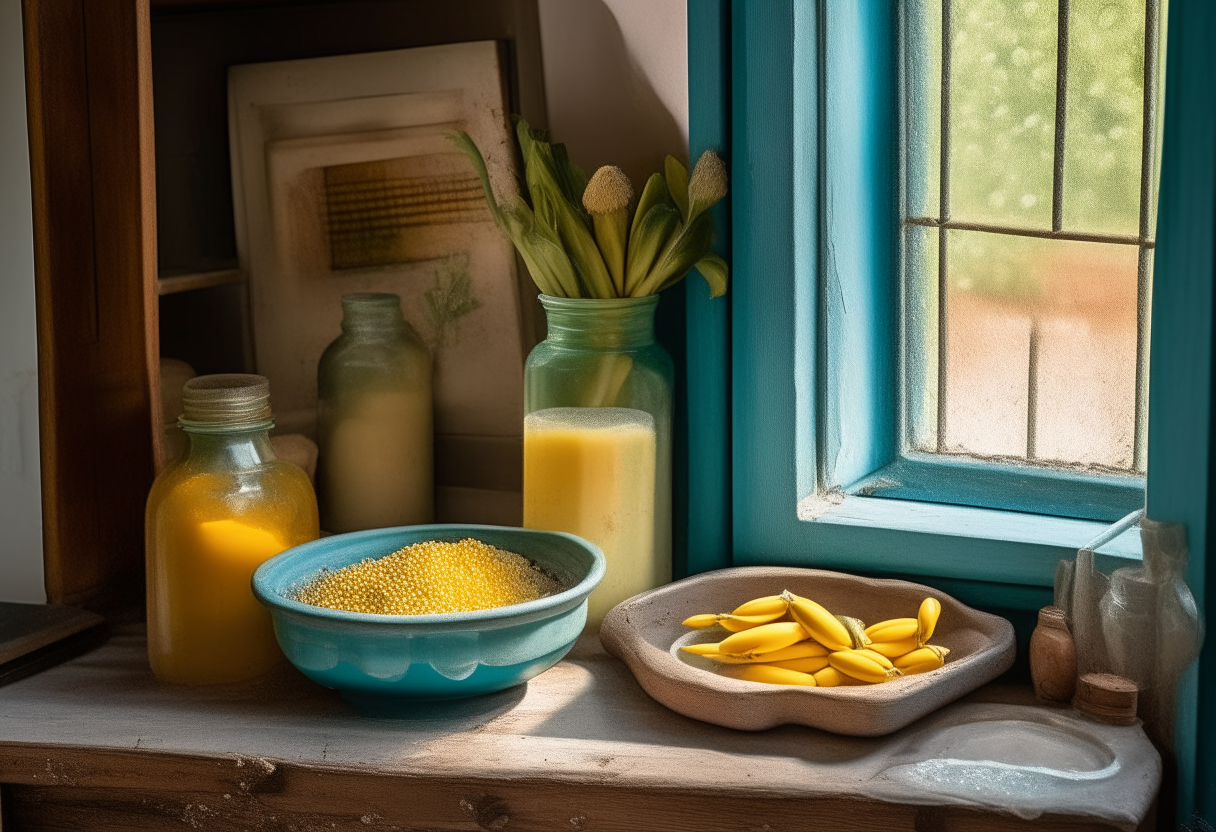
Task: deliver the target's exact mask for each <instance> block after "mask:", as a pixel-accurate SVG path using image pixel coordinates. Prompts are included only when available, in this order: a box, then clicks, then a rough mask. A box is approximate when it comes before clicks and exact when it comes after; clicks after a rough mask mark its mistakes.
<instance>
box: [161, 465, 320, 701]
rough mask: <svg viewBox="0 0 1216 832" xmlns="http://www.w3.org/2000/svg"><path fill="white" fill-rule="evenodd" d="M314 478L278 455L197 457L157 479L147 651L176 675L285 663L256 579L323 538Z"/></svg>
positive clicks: (211, 675)
mask: <svg viewBox="0 0 1216 832" xmlns="http://www.w3.org/2000/svg"><path fill="white" fill-rule="evenodd" d="M316 505H317V504H316V497H315V496H314V495H313V492H312V485H311V483H309V481H308V477H307V475H306V474H305V473H304V472H303V471H301V470H299V469H297V468H296V467H295V466H293V465H290V464H288V463H284V462H280V461H275V462H272V463H268V464H265V465H261V466H258V467H257V468H255V469H253V470H247V471H239V472H214V471H210V472H209V471H199V470H197V468H194V467H192V465H191V460H190V459H189V458H187V459H185V460H183V461H182V462H181V463H179V464H178V465H176V466H173V467H171V468H169V469H168V470H166V471H165V472H164V473H163V474H162V475H161V476H160V477H159V478H158V479H157V480H156V482H155V483H154V484H153V487H152V493H151V494H150V495H149V497H148V511H147V525H146V528H147V532H146V533H147V570H148V575H147V580H148V658H149V661H150V663H151V665H152V671H153V672H154V673H155V674H156V676H157V677H158V678H160V679H162V680H164V681H168V682H180V683H187V684H209V683H218V682H235V681H241V680H244V679H250V678H253V677H255V676H259V675H261V674H262V673H265V672H266V671H267V670H270V669H271V668H273V667H274V666H275V665H276V664H278V663H279V662H281V661H282V653H281V652H280V650H279V646H278V644H277V642H276V641H275V636H274V629H273V626H272V624H271V619H270V612H269V611H268V610H267V609H266V608H265V607H263V606H262V605H261V604H260V603H259V602H258V600H257V599H256V598H254V596H253V590H252V589H251V587H250V580H251V578H252V576H253V572H254V570H255V569H257V567H258V566H259V565H260V564H261V563H262V562H263V561H265V560H266V559H268V558H270V557H272V556H273V555H277V554H278V553H279V552H281V551H283V550H284V549H288V548H290V547H292V546H296V545H299V544H301V543H306V542H308V541H310V540H315V539H316V538H317V537H318V535H319V530H318V523H317V508H316Z"/></svg>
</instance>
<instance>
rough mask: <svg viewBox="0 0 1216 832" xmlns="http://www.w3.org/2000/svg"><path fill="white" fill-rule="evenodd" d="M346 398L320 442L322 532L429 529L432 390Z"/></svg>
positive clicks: (431, 511) (432, 491)
mask: <svg viewBox="0 0 1216 832" xmlns="http://www.w3.org/2000/svg"><path fill="white" fill-rule="evenodd" d="M351 398H352V400H353V401H352V403H351V404H349V405H347V406H346V408H345V410H344V411H343V412H341V413H340V414H339V415H338V416H336V417H335V418H334V424H333V425H332V426H331V427H330V428H329V429H328V430H327V431H326V434H325V435H324V436H323V437H322V441H321V453H322V455H323V457H324V459H323V462H322V465H321V469H320V470H321V477H322V483H321V491H322V494H324V496H325V530H326V531H330V532H353V531H359V530H362V529H377V528H384V527H388V526H412V525H417V524H420V523H431V522H433V521H434V519H435V486H434V463H433V461H432V460H433V445H432V442H433V439H432V437H433V428H432V415H431V408H432V406H431V391H430V387H429V386H427V387H425V388H423V387H418V388H417V389H413V390H404V391H400V392H369V393H364V394H363V395H362V396H358V397H354V396H352V397H351Z"/></svg>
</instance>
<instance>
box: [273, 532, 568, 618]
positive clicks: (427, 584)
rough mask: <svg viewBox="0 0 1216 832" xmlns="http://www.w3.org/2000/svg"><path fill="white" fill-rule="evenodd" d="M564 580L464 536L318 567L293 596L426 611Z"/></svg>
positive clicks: (327, 603)
mask: <svg viewBox="0 0 1216 832" xmlns="http://www.w3.org/2000/svg"><path fill="white" fill-rule="evenodd" d="M564 588H565V587H563V586H562V585H561V583H560V582H559V581H557V580H555V579H554V578H551V577H549V576H548V575H546V574H545V573H544V572H542V571H540V570H539V569H538V568H537V567H536V566H534V565H533V564H532V562H531V561H529V560H528V559H527V558H524V557H521V556H519V555H517V554H515V553H513V552H506V551H503V550H502V549H497V548H495V547H493V546H491V545H489V544H488V543H482V542H481V541H480V540H474V539H473V538H471V537H470V538H465V539H464V540H460V541H455V542H453V541H444V540H428V541H425V542H422V543H414V544H411V545H409V546H406V547H405V548H404V549H400V550H398V551H396V552H393V553H392V554H391V555H386V556H384V557H382V558H366V559H364V560H362V561H360V562H359V563H354V564H351V565H350V566H346V567H343V568H342V569H338V570H336V571H334V572H323V573H321V575H319V576H318V577H317V578H316V579H314V580H313V581H312V582H311V583H309V584H307V585H306V586H304V587H302V588H301V589H300V590H298V591H297V592H296V594H295V600H297V601H299V602H301V603H303V604H311V605H312V606H314V607H327V608H329V609H334V610H347V611H349V612H369V613H378V614H381V615H426V614H430V613H440V612H468V611H470V610H484V609H491V608H493V607H503V606H506V605H508V604H522V603H523V602H525V601H534V600H536V599H537V598H543V597H545V596H546V595H553V594H554V593H557V592H561V591H562V590H563V589H564Z"/></svg>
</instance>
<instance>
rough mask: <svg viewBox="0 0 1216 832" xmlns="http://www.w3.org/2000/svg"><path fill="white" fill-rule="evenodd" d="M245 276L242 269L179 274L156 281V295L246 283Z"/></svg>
mask: <svg viewBox="0 0 1216 832" xmlns="http://www.w3.org/2000/svg"><path fill="white" fill-rule="evenodd" d="M244 282H245V275H244V274H242V273H241V270H240V269H223V270H221V271H217V272H199V273H198V274H178V275H173V276H172V277H161V278H158V279H157V281H156V294H158V295H173V294H177V293H178V292H190V291H193V290H194V289H210V288H211V287H213V286H228V285H230V284H233V283H244Z"/></svg>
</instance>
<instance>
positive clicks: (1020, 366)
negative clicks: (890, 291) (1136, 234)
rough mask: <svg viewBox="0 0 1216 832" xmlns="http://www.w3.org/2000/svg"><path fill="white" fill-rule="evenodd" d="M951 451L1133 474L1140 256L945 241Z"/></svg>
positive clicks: (1073, 246) (967, 237)
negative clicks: (1137, 274)
mask: <svg viewBox="0 0 1216 832" xmlns="http://www.w3.org/2000/svg"><path fill="white" fill-rule="evenodd" d="M948 246H949V249H948V255H949V269H948V293H947V295H948V296H947V320H946V336H945V342H946V345H947V346H946V353H947V354H946V385H945V387H946V403H945V407H944V416H945V426H944V443H943V444H944V450H946V451H947V452H951V453H966V454H974V455H980V456H998V457H1013V458H1024V459H1030V460H1035V461H1040V462H1044V463H1064V464H1072V465H1086V466H1100V467H1105V468H1111V469H1119V470H1130V469H1131V468H1132V467H1133V447H1134V442H1135V433H1136V431H1135V427H1136V425H1135V416H1136V414H1135V408H1136V361H1137V356H1136V337H1137V315H1136V297H1137V291H1136V272H1137V253H1138V248H1136V247H1134V246H1124V245H1108V244H1101V243H1083V242H1072V241H1065V240H1045V239H1038V238H1032V237H1016V236H1011V235H1005V234H985V233H980V232H974V231H951V232H949V237H948Z"/></svg>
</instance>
